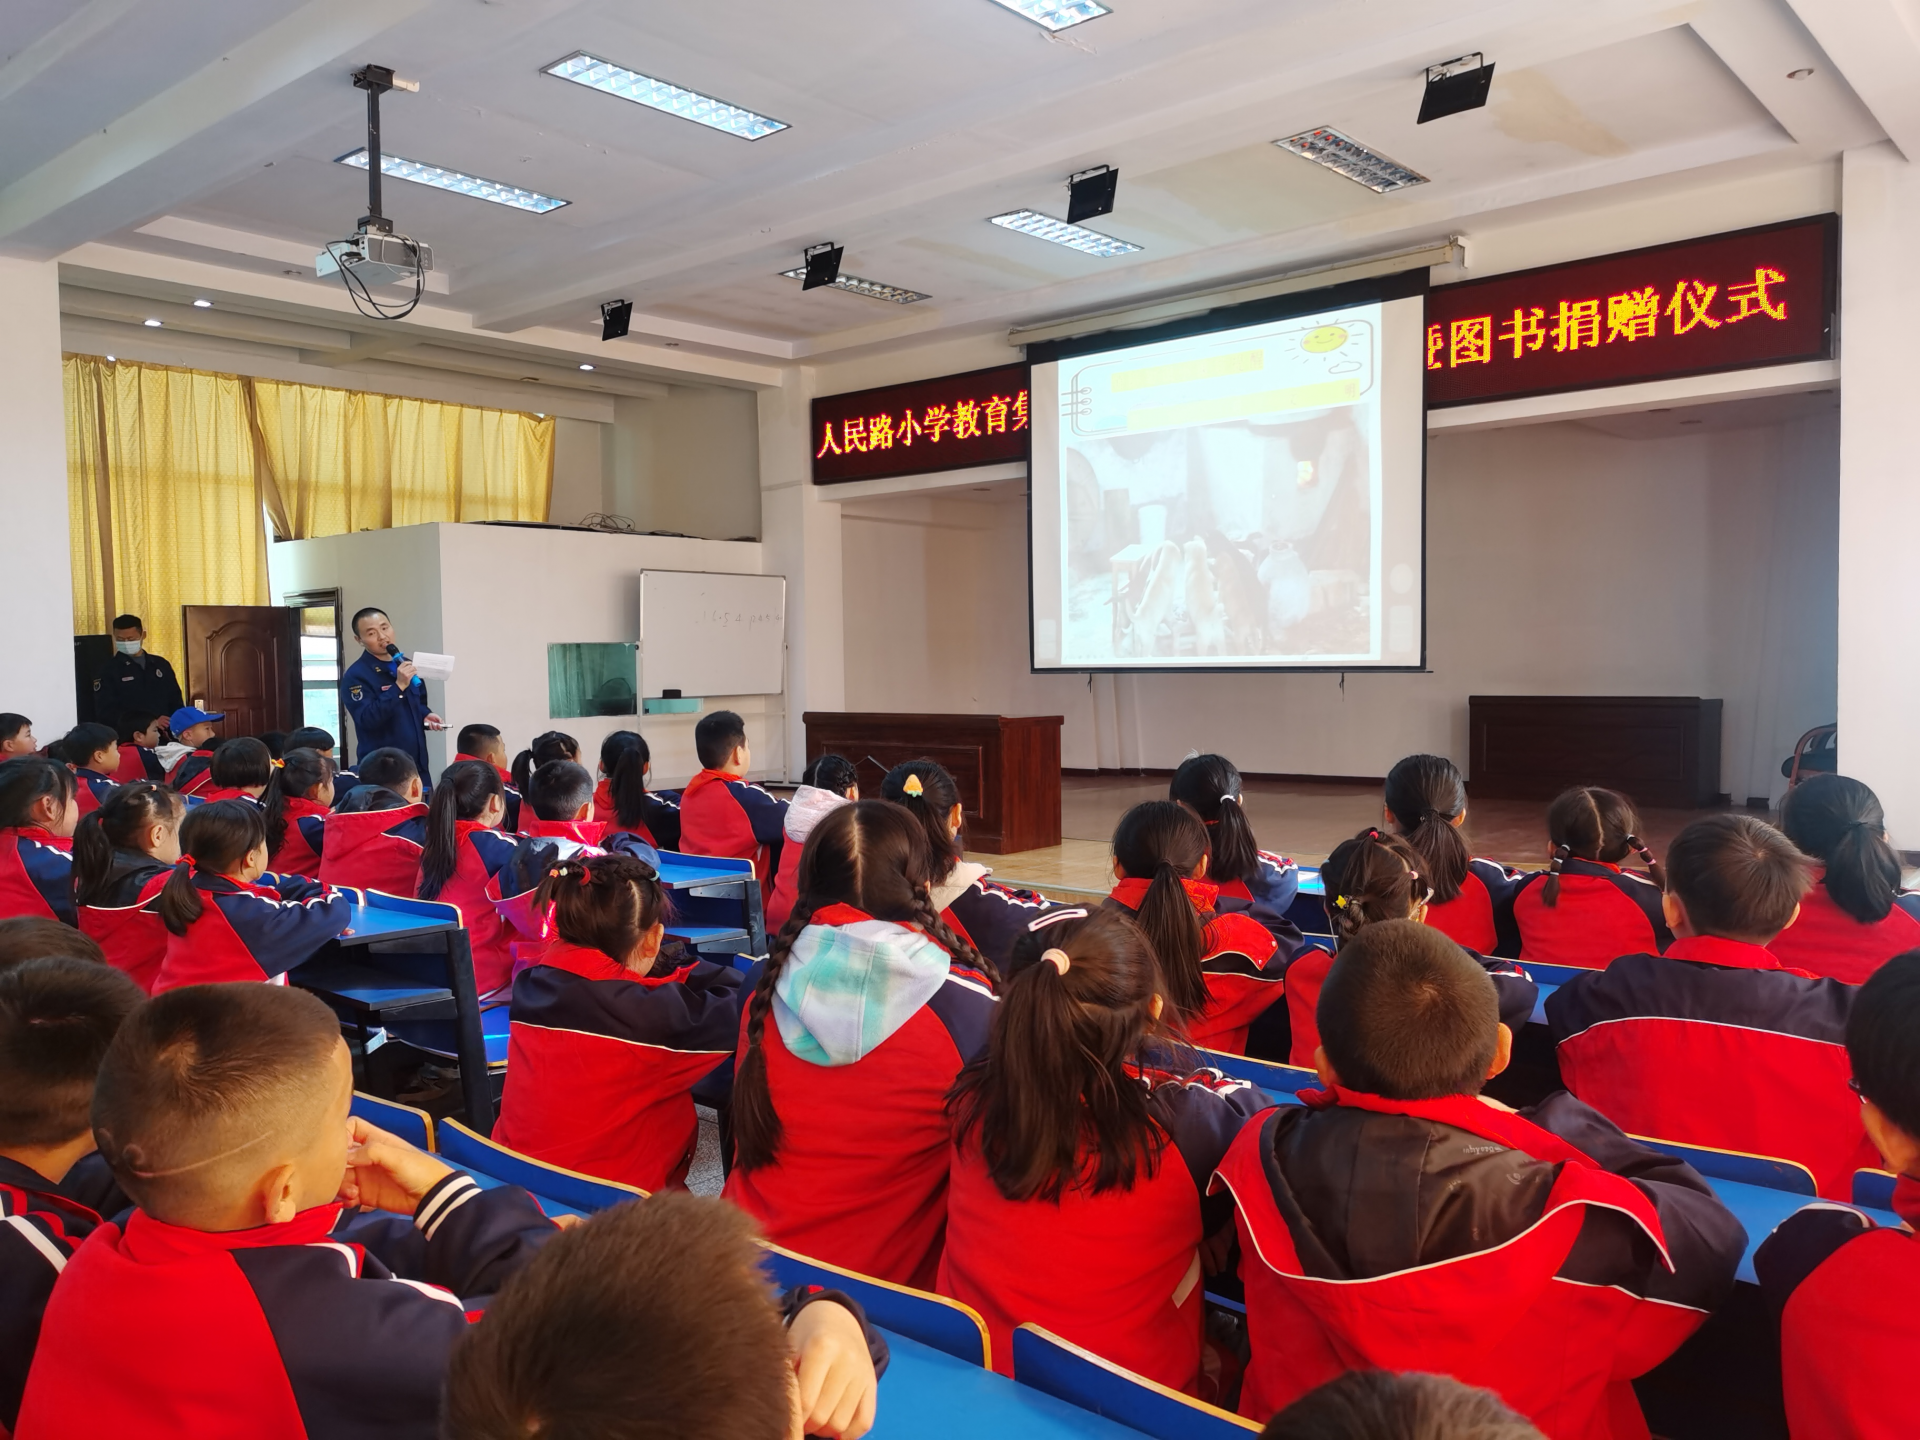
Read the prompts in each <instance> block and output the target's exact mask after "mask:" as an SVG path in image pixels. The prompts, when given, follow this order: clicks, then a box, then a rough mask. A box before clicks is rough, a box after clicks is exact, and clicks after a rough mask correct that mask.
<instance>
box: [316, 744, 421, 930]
mask: <svg viewBox="0 0 1920 1440" xmlns="http://www.w3.org/2000/svg"><path fill="white" fill-rule="evenodd" d="M335 783H336V784H337V783H338V781H337V779H336V782H335ZM422 794H423V790H422V787H421V784H420V768H419V767H418V766H417V765H415V764H414V763H413V757H412V756H411V755H409V754H407V752H406V751H404V750H398V749H395V748H393V747H392V746H386V747H383V748H382V749H379V750H375V751H373V752H372V753H371V754H368V755H363V756H361V757H360V785H359V788H358V789H356V790H354V791H353V793H352V794H351V795H350V796H349V797H348V798H347V800H346V801H345V803H343V804H342V805H341V806H340V807H339V808H338V809H336V810H334V811H332V812H331V813H330V814H328V815H326V816H325V817H323V818H322V820H321V822H320V883H321V884H323V885H338V886H341V887H343V888H346V889H352V890H379V891H382V892H383V893H385V894H388V895H406V896H411V895H412V894H413V893H414V887H415V886H416V885H417V883H418V882H419V877H420V854H421V851H422V850H424V849H425V848H426V842H427V807H426V804H425V802H424V801H423V799H422Z"/></svg>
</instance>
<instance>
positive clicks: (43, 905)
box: [0, 825, 79, 925]
mask: <svg viewBox="0 0 1920 1440" xmlns="http://www.w3.org/2000/svg"><path fill="white" fill-rule="evenodd" d="M15 915H33V916H37V917H39V918H40V919H43V920H63V921H65V922H66V923H67V924H69V925H72V924H74V923H75V922H76V920H77V919H78V918H79V917H78V916H77V915H76V914H75V912H74V908H73V841H72V840H70V839H68V838H66V837H64V836H56V835H53V834H51V833H50V832H48V831H46V830H42V829H41V828H40V827H39V826H38V825H22V826H18V827H16V828H7V829H0V920H8V919H11V918H12V917H14V916H15Z"/></svg>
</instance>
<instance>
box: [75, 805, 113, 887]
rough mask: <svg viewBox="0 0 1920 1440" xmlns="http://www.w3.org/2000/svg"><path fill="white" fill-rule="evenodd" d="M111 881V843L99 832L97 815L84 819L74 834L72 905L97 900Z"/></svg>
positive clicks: (103, 832) (104, 832) (101, 831)
mask: <svg viewBox="0 0 1920 1440" xmlns="http://www.w3.org/2000/svg"><path fill="white" fill-rule="evenodd" d="M112 878H113V842H112V841H111V840H109V839H107V834H106V831H104V830H102V829H101V828H100V812H99V811H98V810H96V811H94V812H93V813H92V814H91V815H89V816H87V817H86V818H85V819H83V820H82V821H81V822H80V823H79V825H78V826H76V827H75V829H74V832H73V903H74V904H76V905H91V904H93V903H94V902H95V901H97V900H99V899H100V898H101V896H102V894H103V893H104V892H105V891H106V889H107V882H108V881H109V880H111V879H112Z"/></svg>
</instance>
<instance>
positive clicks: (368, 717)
mask: <svg viewBox="0 0 1920 1440" xmlns="http://www.w3.org/2000/svg"><path fill="white" fill-rule="evenodd" d="M353 636H354V638H355V639H356V640H358V641H359V642H360V644H361V646H362V647H363V648H364V649H365V650H366V652H367V653H366V654H364V655H362V656H361V657H360V658H359V659H358V660H355V661H354V662H353V664H351V665H349V666H348V667H347V670H346V673H345V674H344V675H342V676H341V677H340V706H341V708H342V709H343V710H345V711H346V712H347V713H348V714H349V715H351V716H352V717H353V731H354V735H355V737H356V739H357V741H358V743H357V744H356V745H355V747H354V753H355V754H357V755H368V754H371V753H372V752H373V751H375V750H377V749H379V748H380V747H381V746H383V745H391V746H393V747H394V748H395V749H396V750H404V751H405V752H406V753H407V754H409V755H411V756H412V757H413V763H414V764H415V765H417V766H419V767H420V774H421V775H422V776H426V775H428V774H430V773H432V772H431V770H430V768H429V767H428V764H427V731H428V730H444V729H445V728H446V725H445V722H443V721H442V720H441V719H440V717H439V716H438V715H436V714H434V713H433V710H432V708H431V707H430V706H429V705H428V704H427V682H426V681H424V680H422V679H421V678H420V677H419V676H418V675H416V674H414V673H413V662H412V661H411V660H409V659H407V657H406V656H405V655H403V654H401V653H400V647H399V646H398V645H397V644H395V643H394V639H393V622H392V621H391V620H389V619H387V612H386V611H384V610H376V609H373V608H372V607H368V608H367V609H365V610H361V611H358V612H356V613H355V615H354V617H353Z"/></svg>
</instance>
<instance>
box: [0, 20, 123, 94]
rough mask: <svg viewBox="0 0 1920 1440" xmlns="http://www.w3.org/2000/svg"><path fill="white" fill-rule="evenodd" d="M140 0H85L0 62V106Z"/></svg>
mask: <svg viewBox="0 0 1920 1440" xmlns="http://www.w3.org/2000/svg"><path fill="white" fill-rule="evenodd" d="M139 3H140V0H87V3H86V4H84V5H82V6H81V7H80V8H79V9H77V10H75V11H74V12H73V13H72V14H71V15H69V16H67V18H66V19H64V20H62V21H61V22H60V23H59V24H58V25H56V26H54V27H53V28H52V29H51V30H49V31H47V33H46V34H44V35H42V36H41V37H40V38H39V39H38V40H35V41H34V42H33V43H32V44H31V45H29V46H27V48H26V49H24V50H22V51H20V52H18V53H17V54H15V55H13V56H12V57H11V58H9V59H8V61H7V63H6V64H4V65H0V105H3V104H5V103H6V102H7V100H8V99H9V98H11V97H12V96H13V95H15V94H17V93H18V92H19V91H21V90H24V89H25V88H26V87H27V86H29V85H31V84H32V83H33V82H34V81H35V80H38V79H39V78H40V77H41V76H42V75H44V74H46V73H47V72H48V71H49V70H51V69H53V67H54V66H56V65H58V64H59V63H60V62H61V61H62V60H64V59H66V58H67V57H68V56H69V55H71V54H73V52H74V51H76V50H78V49H80V48H81V47H82V46H83V45H85V44H86V43H87V42H88V41H90V40H92V39H94V38H95V37H97V36H100V35H104V34H105V33H106V32H107V31H108V30H111V29H112V28H113V27H114V26H115V25H116V24H118V23H119V22H120V20H121V19H122V18H123V17H124V16H125V15H126V14H127V12H128V11H130V10H132V9H133V7H134V6H136V5H138V4H139Z"/></svg>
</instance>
